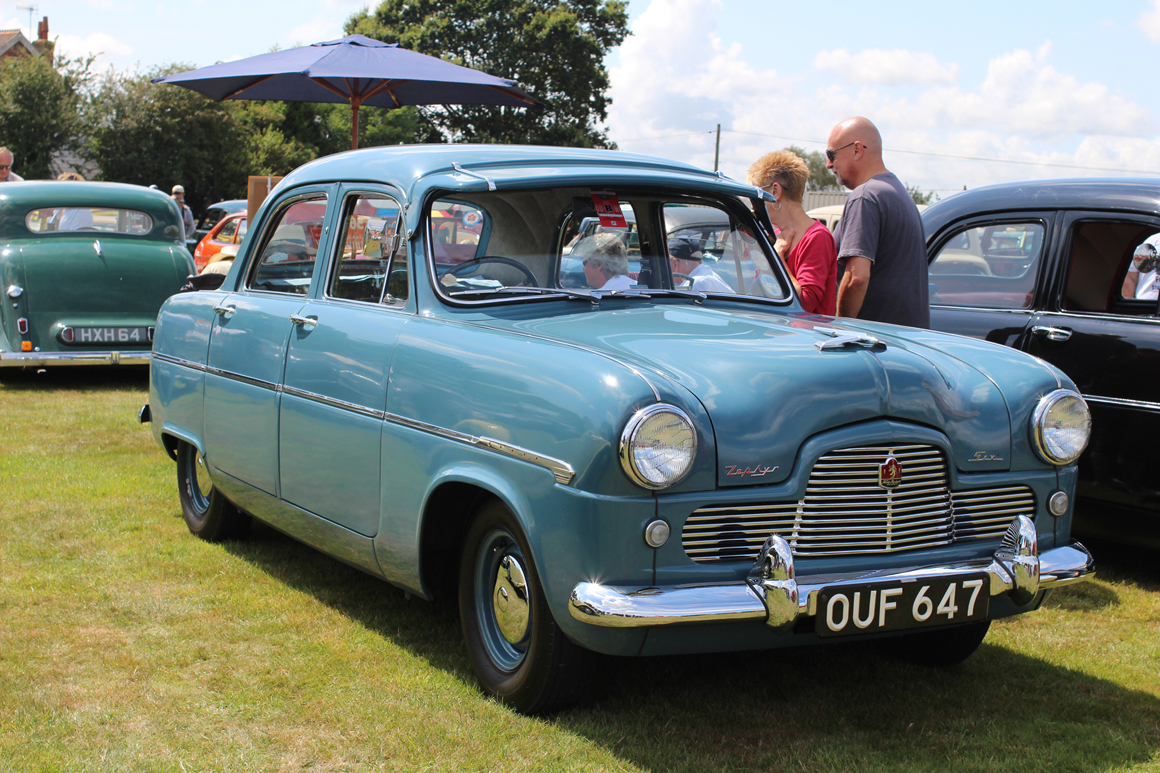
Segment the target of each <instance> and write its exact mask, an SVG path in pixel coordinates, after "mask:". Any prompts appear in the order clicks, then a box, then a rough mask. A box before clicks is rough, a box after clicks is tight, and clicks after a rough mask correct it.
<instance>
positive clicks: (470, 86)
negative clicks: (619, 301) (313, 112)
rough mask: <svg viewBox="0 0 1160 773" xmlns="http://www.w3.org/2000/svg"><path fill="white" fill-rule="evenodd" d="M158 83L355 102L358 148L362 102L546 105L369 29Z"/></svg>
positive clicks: (221, 93)
mask: <svg viewBox="0 0 1160 773" xmlns="http://www.w3.org/2000/svg"><path fill="white" fill-rule="evenodd" d="M153 82H154V83H172V84H173V85H175V86H184V87H185V88H187V89H192V90H193V91H196V92H198V93H200V94H204V95H205V96H207V97H209V98H210V99H213V100H215V101H218V102H220V101H222V100H226V99H266V100H275V101H280V102H348V103H350V107H351V123H352V124H353V127H352V130H351V148H357V147H358V109H359V107H361V106H362V105H370V106H372V107H387V108H392V107H399V106H400V105H507V106H510V107H544V103H543V102H540V101H539V100H538V99H536V98H535V97H533V96H531V95H530V94H528V93H527V92H525V91H524V90H523V89H521V88H520V87H519V86H517V85H516V82H515V81H511V80H506V79H504V78H497V77H495V76H494V75H488V74H487V73H485V72H480V71H479V70H473V69H471V68H470V67H461V66H459V65H457V64H452V63H451V62H446V61H444V60H442V59H438V58H436V57H433V56H427V55H426V54H420V53H418V52H416V51H410V50H408V49H405V48H399V46H398V45H397V44H395V43H384V42H382V41H381V40H375V39H373V38H368V37H366V36H365V35H350V36H349V37H345V38H343V39H341V40H329V41H327V42H325V43H315V44H313V45H309V46H302V47H300V48H291V49H288V50H286V51H274V52H273V53H269V54H259V55H258V56H251V57H249V58H246V59H239V60H237V61H235V62H225V63H223V64H215V65H210V66H209V67H199V68H198V69H196V70H187V71H186V72H180V73H177V74H176V75H169V76H166V77H164V78H156V79H154V80H153Z"/></svg>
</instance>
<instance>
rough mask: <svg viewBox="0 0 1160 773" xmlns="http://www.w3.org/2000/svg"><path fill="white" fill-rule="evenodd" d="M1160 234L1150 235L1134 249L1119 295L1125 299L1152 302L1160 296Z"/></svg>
mask: <svg viewBox="0 0 1160 773" xmlns="http://www.w3.org/2000/svg"><path fill="white" fill-rule="evenodd" d="M1157 245H1160V234H1152V235H1151V236H1149V237H1148V238H1147V239H1145V240H1144V243H1143V244H1141V245H1140V246H1139V247H1137V248H1136V252H1135V254H1134V255H1133V256H1132V262H1131V263H1130V264H1128V273H1127V274H1125V275H1124V286H1123V287H1122V288H1121V289H1120V295H1122V296H1123V297H1125V298H1135V299H1137V300H1144V301H1154V300H1156V299H1157V297H1158V296H1160V250H1157Z"/></svg>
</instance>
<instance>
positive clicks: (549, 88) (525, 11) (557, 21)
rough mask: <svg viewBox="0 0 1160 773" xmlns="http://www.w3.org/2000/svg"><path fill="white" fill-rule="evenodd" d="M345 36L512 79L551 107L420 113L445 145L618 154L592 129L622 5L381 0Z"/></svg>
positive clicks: (618, 37) (622, 25) (623, 29)
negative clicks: (509, 145)
mask: <svg viewBox="0 0 1160 773" xmlns="http://www.w3.org/2000/svg"><path fill="white" fill-rule="evenodd" d="M346 31H347V33H348V34H354V33H361V34H363V35H366V36H368V37H372V38H375V39H377V40H382V41H385V42H388V43H398V44H399V45H401V46H402V47H404V48H408V49H411V50H413V51H418V52H420V53H423V54H428V55H431V56H439V57H442V58H444V59H447V60H449V61H452V62H455V63H456V64H460V65H464V66H466V67H472V68H474V69H477V70H482V71H483V72H486V73H489V74H491V75H496V76H498V77H501V78H508V79H510V80H514V81H517V82H518V83H519V84H520V85H521V87H523V88H524V89H525V90H526V91H528V92H529V93H530V94H532V95H534V96H535V97H537V98H538V99H540V100H542V101H544V102H546V103H548V105H549V107H548V108H547V109H543V110H540V109H535V108H509V107H494V106H455V105H449V106H446V107H441V108H429V109H425V110H423V113H424V115H425V116H426V118H427V119H428V120H429V121H430V123H431V125H432V126H434V127H435V128H437V129H438V130H439V131H440V132H441V133H442V134H443V135H444V136H445V137H446V138H447V139H450V140H454V141H457V142H513V143H526V144H538V145H562V146H577V147H615V146H614V144H613V143H612V142H610V141H609V139H608V136H607V134H606V133H605V132H603V131H600V130H598V128H597V126H598V124H599V123H601V122H603V121H604V120H605V118H606V117H607V111H608V105H609V99H608V97H607V95H606V92H607V90H608V85H609V83H608V72H607V70H605V68H604V57H605V54H606V53H607V52H608V51H609V49H611V48H613V47H615V46H618V45H620V44H621V42H623V41H624V38H625V37H626V36H627V35H628V10H627V3H626V2H624V0H383V2H381V3H379V5H378V7H377V8H376V9H375V10H374V11H360V12H359V13H356V14H355V15H354V16H352V17H351V18H350V19H349V20H348V21H347V23H346Z"/></svg>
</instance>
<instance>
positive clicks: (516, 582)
mask: <svg viewBox="0 0 1160 773" xmlns="http://www.w3.org/2000/svg"><path fill="white" fill-rule="evenodd" d="M491 603H492V608H493V609H494V610H495V622H496V624H497V625H498V626H499V631H500V633H502V634H503V637H504V638H505V639H507V640H508V642H510V643H511V644H516V643H518V642H520V641H523V638H524V636H525V635H526V634H527V632H528V619H529V617H530V610H529V609H528V586H527V583H526V582H525V581H524V568H523V567H522V566H520V562H519V561H517V560H516V559H515V558H514V557H513V556H504V557H503V559H501V560H500V562H499V569H498V570H497V571H496V576H495V590H494V591H493V592H492V596H491Z"/></svg>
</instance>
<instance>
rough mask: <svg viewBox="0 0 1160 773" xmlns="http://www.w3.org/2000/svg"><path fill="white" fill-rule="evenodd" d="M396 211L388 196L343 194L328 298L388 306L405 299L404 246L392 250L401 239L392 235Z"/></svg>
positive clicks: (397, 219) (396, 226)
mask: <svg viewBox="0 0 1160 773" xmlns="http://www.w3.org/2000/svg"><path fill="white" fill-rule="evenodd" d="M399 212H400V207H399V203H398V202H397V201H395V200H394V199H392V198H389V197H385V196H382V195H378V194H365V193H364V194H356V195H351V196H348V197H347V200H346V204H345V207H344V210H343V219H342V223H343V228H342V230H341V232H340V235H341V239H342V243H341V244H340V245H339V252H338V260H337V261H336V262H335V268H334V275H333V276H332V277H331V282H330V288H329V290H328V292H327V294H328V295H329V296H330V297H332V298H343V299H346V300H352V301H363V302H365V303H386V304H389V305H402V304H403V303H404V302H405V301H406V300H407V295H408V292H407V288H408V287H409V282H408V280H407V252H406V245H405V244H400V249H399V250H395V249H394V248H395V245H396V243H400V242H402V240H401V239H397V238H396V235H397V233H398V230H397V229H398V225H399ZM392 252H394V254H392Z"/></svg>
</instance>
